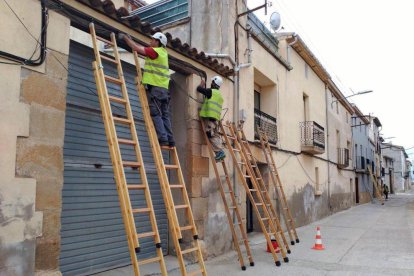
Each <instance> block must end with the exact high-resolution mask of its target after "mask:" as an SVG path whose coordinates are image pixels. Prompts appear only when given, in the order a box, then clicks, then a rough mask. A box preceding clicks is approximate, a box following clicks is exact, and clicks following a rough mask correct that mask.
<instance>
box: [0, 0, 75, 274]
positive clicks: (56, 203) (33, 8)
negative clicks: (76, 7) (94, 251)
mask: <svg viewBox="0 0 414 276" xmlns="http://www.w3.org/2000/svg"><path fill="white" fill-rule="evenodd" d="M9 4H10V5H11V7H12V8H13V10H14V11H15V12H16V14H17V15H18V16H19V18H21V19H22V21H23V23H24V24H25V25H26V26H27V28H28V30H29V31H30V33H31V34H32V35H33V36H34V37H36V38H37V37H39V35H40V30H41V7H40V2H39V1H37V0H24V1H19V2H18V3H17V2H16V1H11V2H10V1H9ZM0 14H1V18H2V22H3V23H4V24H1V26H0V32H1V33H2V36H1V37H0V44H1V45H2V51H5V52H9V53H11V54H13V55H17V56H22V57H30V56H31V55H32V53H33V50H34V49H35V47H36V46H37V42H36V41H35V40H34V39H33V38H32V37H31V36H30V35H29V34H28V32H27V31H26V30H25V29H24V27H23V26H22V24H21V23H20V22H19V21H18V19H17V18H16V17H15V15H14V14H13V13H12V12H11V11H10V10H9V8H8V7H7V6H5V4H4V3H0ZM47 46H48V48H49V49H50V52H49V53H48V54H47V57H46V61H45V62H44V63H43V64H42V65H41V66H38V67H31V66H16V65H4V64H0V76H1V77H0V78H1V80H0V83H1V84H2V85H1V87H2V93H0V94H1V95H2V99H1V101H0V113H1V114H2V115H1V116H0V125H1V127H0V129H1V131H0V141H1V142H0V147H1V154H0V163H1V165H0V173H1V175H2V176H3V181H2V182H1V186H0V198H2V201H1V206H0V212H1V215H0V217H1V218H2V221H1V225H0V247H1V248H0V252H1V253H0V255H1V256H0V274H2V275H3V274H4V275H33V274H34V273H35V270H36V271H42V270H45V271H46V270H47V271H49V272H53V271H58V256H59V255H58V254H59V241H60V233H59V232H60V210H61V206H60V200H61V196H60V193H61V188H62V184H63V156H62V145H63V130H64V114H65V113H64V110H65V96H64V95H65V85H66V75H67V74H66V71H65V70H63V69H62V68H61V67H60V66H61V65H60V64H58V63H57V61H56V60H55V57H56V58H58V59H59V60H60V61H61V62H62V63H63V64H66V63H67V54H68V49H69V21H68V20H67V19H65V18H63V17H62V16H60V15H58V14H56V13H54V12H53V11H49V25H48V37H47ZM39 49H40V47H39ZM39 49H38V50H37V51H36V53H35V54H34V57H36V58H37V57H38V56H39V51H40V50H39ZM52 54H53V55H54V56H55V57H52V56H51V55H52ZM2 61H6V60H2ZM36 238H37V240H36ZM37 254H39V255H41V254H43V258H42V259H40V258H38V257H37V256H38V255H37ZM46 256H47V257H46Z"/></svg>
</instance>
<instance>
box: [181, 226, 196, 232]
mask: <svg viewBox="0 0 414 276" xmlns="http://www.w3.org/2000/svg"><path fill="white" fill-rule="evenodd" d="M193 228H194V227H193V226H192V225H187V226H183V227H180V230H181V231H186V230H192V229H193Z"/></svg>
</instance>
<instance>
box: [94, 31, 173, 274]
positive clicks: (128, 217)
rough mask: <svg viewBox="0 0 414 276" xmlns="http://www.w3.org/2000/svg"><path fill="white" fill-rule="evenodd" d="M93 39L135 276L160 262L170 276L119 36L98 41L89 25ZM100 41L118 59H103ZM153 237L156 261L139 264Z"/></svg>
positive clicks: (106, 129) (150, 259)
mask: <svg viewBox="0 0 414 276" xmlns="http://www.w3.org/2000/svg"><path fill="white" fill-rule="evenodd" d="M89 28H90V33H91V37H92V43H93V49H94V52H95V61H94V62H93V63H92V64H93V69H94V75H95V81H96V86H97V90H98V97H99V103H100V106H101V110H102V119H103V122H104V125H105V133H106V137H107V140H108V146H109V152H110V155H111V160H112V167H113V170H114V175H115V182H116V188H117V190H118V197H119V203H120V207H121V213H122V218H123V221H124V225H125V231H126V236H127V240H128V248H129V252H130V256H131V262H132V266H133V267H134V273H135V275H140V271H139V266H140V265H144V264H148V263H154V262H158V263H159V265H160V269H161V273H162V275H167V269H166V266H165V262H164V256H163V252H162V248H161V240H160V235H159V232H158V227H157V222H156V219H155V213H154V207H153V205H152V200H151V194H150V189H149V186H148V181H147V175H146V173H145V167H144V162H143V159H142V153H141V148H140V145H139V141H138V136H137V131H136V128H135V123H134V117H133V115H132V110H131V104H130V101H129V97H128V91H127V88H126V84H125V79H124V75H123V72H122V65H121V60H120V56H119V53H118V48H117V44H116V39H115V34H114V33H111V41H109V40H106V39H104V38H101V37H98V36H97V35H96V33H95V27H94V24H93V23H91V24H90V25H89ZM98 40H100V41H102V42H104V43H106V44H107V45H110V46H111V47H112V48H113V52H114V58H112V57H108V56H103V55H101V53H100V51H99V48H98V42H97V41H98ZM102 59H103V60H106V61H108V62H110V63H113V64H115V65H116V68H117V74H118V76H117V77H113V76H109V75H105V73H104V70H103V69H104V67H103V65H102ZM107 82H110V83H113V84H115V85H117V86H119V87H120V89H121V93H119V92H118V94H121V95H114V94H115V93H114V92H113V91H111V92H112V93H111V95H110V94H109V92H108V88H107V85H106V83H107ZM111 103H117V104H118V106H122V107H123V110H124V111H125V115H126V116H125V117H115V116H114V115H113V113H112V108H111ZM120 125H123V126H124V127H125V126H126V127H128V128H129V130H130V134H131V136H130V137H129V138H128V139H125V138H119V137H118V132H117V127H119V126H120ZM120 144H122V145H124V146H125V147H130V148H131V149H132V148H133V149H134V152H135V158H136V160H125V159H123V157H122V153H121V148H120ZM125 167H129V168H133V169H137V172H139V175H140V177H141V183H140V184H128V183H127V178H126V174H125ZM130 190H139V191H143V193H144V196H145V201H146V207H145V208H135V209H134V208H133V207H132V203H131V200H130V194H129V191H130ZM134 214H147V215H148V216H149V219H150V222H151V229H152V230H151V231H150V232H146V233H137V231H136V226H135V221H134ZM146 237H152V238H153V239H154V245H155V249H156V254H157V256H156V257H153V258H148V259H143V260H138V259H137V254H138V253H139V252H140V244H139V239H140V238H146Z"/></svg>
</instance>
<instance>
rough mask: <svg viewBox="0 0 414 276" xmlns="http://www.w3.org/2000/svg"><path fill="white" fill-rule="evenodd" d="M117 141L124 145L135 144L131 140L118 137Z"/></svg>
mask: <svg viewBox="0 0 414 276" xmlns="http://www.w3.org/2000/svg"><path fill="white" fill-rule="evenodd" d="M118 143H120V144H125V145H135V142H134V141H133V140H129V139H122V138H118Z"/></svg>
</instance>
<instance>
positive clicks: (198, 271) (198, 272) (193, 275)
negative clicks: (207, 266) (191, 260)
mask: <svg viewBox="0 0 414 276" xmlns="http://www.w3.org/2000/svg"><path fill="white" fill-rule="evenodd" d="M202 273H203V271H202V270H201V269H199V270H194V271H191V272H188V273H187V275H188V276H195V275H198V274H202Z"/></svg>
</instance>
